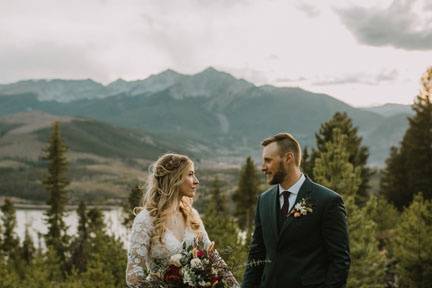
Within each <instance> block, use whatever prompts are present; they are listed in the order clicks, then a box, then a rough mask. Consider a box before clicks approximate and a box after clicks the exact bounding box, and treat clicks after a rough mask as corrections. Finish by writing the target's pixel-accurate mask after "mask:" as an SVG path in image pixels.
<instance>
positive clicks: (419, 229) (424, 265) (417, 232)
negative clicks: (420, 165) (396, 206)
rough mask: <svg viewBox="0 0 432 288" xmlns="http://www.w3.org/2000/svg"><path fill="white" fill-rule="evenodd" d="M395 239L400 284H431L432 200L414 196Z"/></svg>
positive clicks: (412, 285) (428, 285)
mask: <svg viewBox="0 0 432 288" xmlns="http://www.w3.org/2000/svg"><path fill="white" fill-rule="evenodd" d="M395 236H396V237H394V238H393V241H392V242H393V245H394V247H393V251H394V254H395V257H396V260H397V263H398V266H397V275H398V278H399V281H400V287H416V288H426V287H430V284H431V283H432V242H431V241H430V239H431V238H432V202H431V201H430V200H426V199H425V198H424V197H423V195H422V194H418V195H416V196H415V197H414V200H413V202H412V203H411V205H410V206H409V207H408V208H407V209H406V210H405V212H404V213H403V214H402V217H401V220H400V221H399V222H398V225H397V226H396V233H395Z"/></svg>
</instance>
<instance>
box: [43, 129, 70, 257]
mask: <svg viewBox="0 0 432 288" xmlns="http://www.w3.org/2000/svg"><path fill="white" fill-rule="evenodd" d="M66 151H67V147H66V145H65V144H64V142H63V139H62V137H61V135H60V124H59V123H58V122H54V123H53V126H52V132H51V136H50V139H49V145H48V147H47V148H46V149H45V151H44V152H45V155H44V156H43V159H44V160H45V161H47V162H48V174H47V175H46V176H45V177H44V179H43V184H44V186H45V189H46V190H47V191H48V192H49V199H48V202H47V204H48V205H49V208H48V210H47V212H46V217H47V218H46V222H47V226H48V232H47V234H46V235H45V242H46V244H47V246H48V247H49V248H50V249H54V251H55V252H56V253H57V255H58V257H59V259H60V261H62V262H63V263H65V260H66V257H67V247H68V244H69V237H68V235H67V233H66V232H67V227H66V224H65V222H64V216H65V213H66V210H65V209H66V204H67V194H66V187H67V186H68V185H69V181H68V180H67V178H66V171H67V166H68V163H67V160H66V155H65V153H66Z"/></svg>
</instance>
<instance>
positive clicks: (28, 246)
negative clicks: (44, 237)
mask: <svg viewBox="0 0 432 288" xmlns="http://www.w3.org/2000/svg"><path fill="white" fill-rule="evenodd" d="M35 254H36V248H35V246H34V243H33V239H32V238H31V236H30V233H29V230H28V226H26V229H25V234H24V241H23V243H22V247H21V258H22V259H23V260H24V262H25V263H26V264H27V265H30V264H31V263H32V260H33V258H34V257H35Z"/></svg>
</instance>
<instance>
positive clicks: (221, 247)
mask: <svg viewBox="0 0 432 288" xmlns="http://www.w3.org/2000/svg"><path fill="white" fill-rule="evenodd" d="M225 199H226V197H225V195H224V193H223V192H222V191H221V189H220V183H219V180H218V178H215V179H214V182H213V189H212V191H211V197H210V199H209V200H208V201H207V205H206V207H207V208H206V210H205V212H204V216H203V221H204V224H205V227H206V230H207V233H208V235H209V237H210V239H211V240H212V241H214V242H215V245H216V249H217V250H218V252H219V254H220V255H221V257H222V259H224V260H225V262H226V263H227V265H228V266H229V267H231V270H232V272H233V274H234V276H235V277H236V278H237V280H239V281H240V280H241V279H242V278H243V273H244V269H245V263H246V261H247V245H246V243H245V241H244V239H242V238H241V237H240V232H241V230H240V228H239V225H238V224H237V221H236V219H235V218H234V217H233V216H231V215H230V214H229V213H228V210H227V207H226V206H225V203H226V201H225Z"/></svg>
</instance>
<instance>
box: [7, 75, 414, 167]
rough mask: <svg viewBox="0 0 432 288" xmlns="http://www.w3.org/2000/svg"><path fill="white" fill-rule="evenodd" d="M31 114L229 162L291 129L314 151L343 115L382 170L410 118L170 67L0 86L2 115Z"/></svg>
mask: <svg viewBox="0 0 432 288" xmlns="http://www.w3.org/2000/svg"><path fill="white" fill-rule="evenodd" d="M34 110H38V111H44V112H45V113H49V114H52V115H61V116H68V117H86V118H92V119H96V120H98V121H102V122H106V123H109V124H110V127H113V126H111V125H114V127H113V128H114V129H115V127H123V128H128V129H138V130H142V131H145V132H146V133H151V135H153V137H155V138H154V139H157V138H158V137H161V138H163V139H165V140H164V141H168V142H170V143H171V144H173V145H174V146H175V145H177V146H178V149H182V150H183V151H194V147H196V149H195V150H196V151H195V152H196V153H198V154H200V156H199V157H203V158H206V157H207V158H221V157H224V159H229V158H230V157H246V156H247V155H249V154H252V155H253V156H255V157H258V155H259V151H260V146H259V143H260V140H261V139H263V138H264V137H266V136H269V135H271V134H273V133H276V132H279V131H290V132H292V133H293V134H294V135H296V136H297V137H298V138H299V140H300V141H301V142H302V143H303V145H307V146H309V147H312V146H313V145H314V142H315V139H314V133H315V132H316V131H318V129H319V127H320V124H321V123H323V122H325V121H326V120H328V119H329V118H330V117H331V116H332V115H333V114H334V113H335V112H337V111H346V112H347V113H348V115H349V116H350V117H351V118H352V119H353V122H354V124H355V125H356V126H358V127H359V131H360V134H361V135H362V136H363V138H364V144H366V145H367V146H369V149H370V158H369V164H371V165H383V163H384V160H385V159H386V158H387V156H388V152H389V147H390V146H391V145H397V144H398V143H399V141H400V140H401V139H402V136H403V134H404V132H405V129H406V128H407V126H408V121H407V119H406V117H407V116H408V115H409V114H410V108H409V106H405V105H384V106H381V107H372V108H355V107H352V106H350V105H348V104H346V103H344V102H341V101H339V100H337V99H335V98H333V97H331V96H329V95H325V94H317V93H312V92H309V91H305V90H303V89H300V88H278V87H273V86H268V85H266V86H259V87H258V86H255V85H254V84H252V83H250V82H247V81H245V80H241V79H236V78H234V77H232V76H231V75H230V74H228V73H224V72H220V71H217V70H215V69H213V68H208V69H206V70H204V71H202V72H201V73H198V74H195V75H183V74H180V73H177V72H175V71H172V70H167V71H164V72H162V73H160V74H158V75H153V76H150V77H149V78H147V79H144V80H136V81H125V80H121V79H120V80H116V81H114V82H112V83H110V84H108V85H102V84H100V83H97V82H95V81H92V80H27V81H20V82H17V83H13V84H3V85H0V116H7V115H12V114H15V113H18V112H24V111H34ZM119 129H120V128H119ZM138 130H137V131H138ZM113 137H122V136H120V135H116V136H113ZM186 142H187V143H188V147H184V145H185V143H186ZM182 146H183V147H182ZM143 149H144V147H143ZM209 151H211V153H210V152H209Z"/></svg>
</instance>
